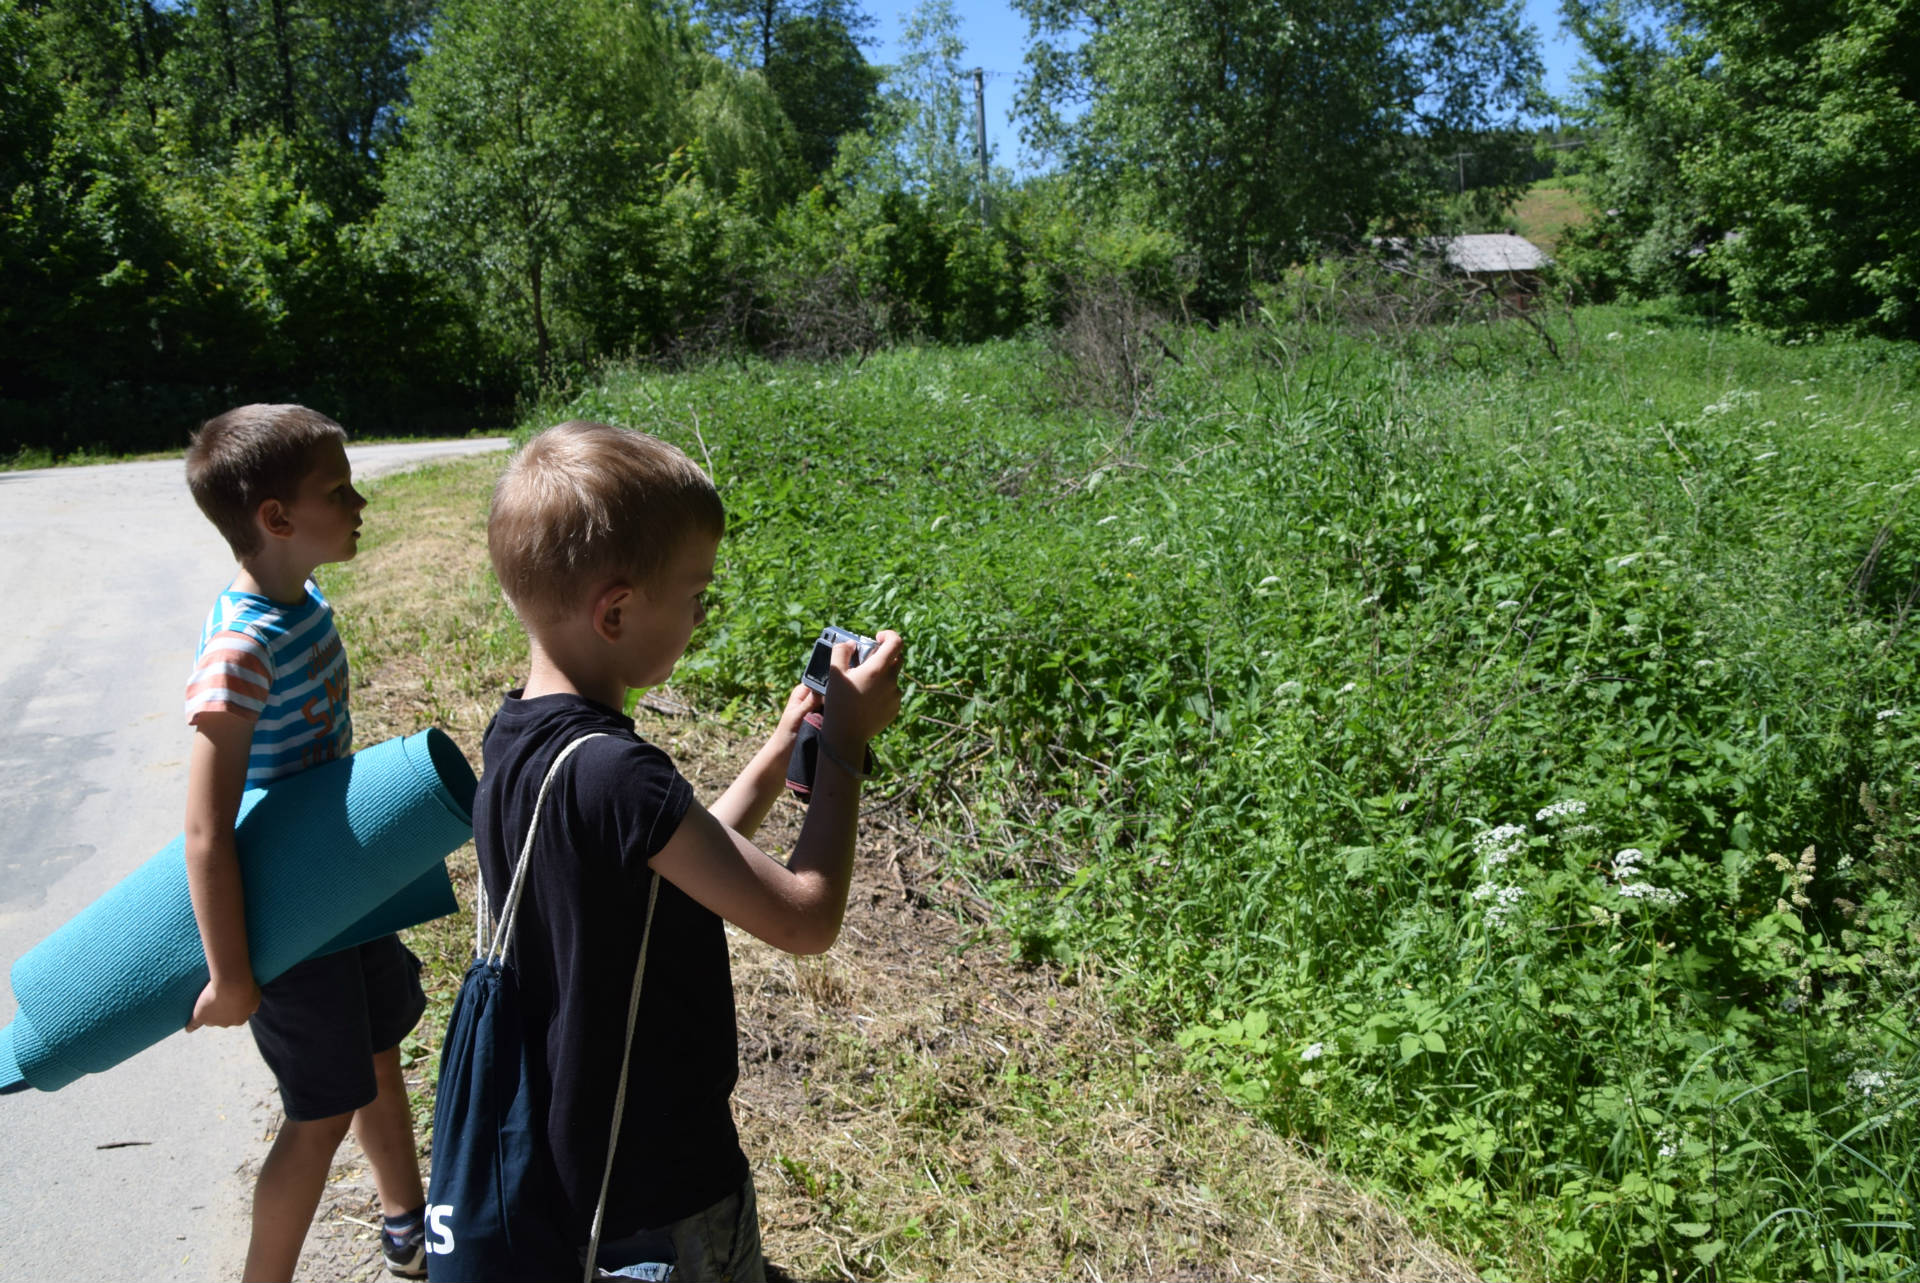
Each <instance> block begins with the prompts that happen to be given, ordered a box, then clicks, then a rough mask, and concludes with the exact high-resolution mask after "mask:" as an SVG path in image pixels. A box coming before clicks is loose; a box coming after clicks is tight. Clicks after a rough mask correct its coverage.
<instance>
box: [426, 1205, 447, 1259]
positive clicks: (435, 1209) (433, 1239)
mask: <svg viewBox="0 0 1920 1283" xmlns="http://www.w3.org/2000/svg"><path fill="white" fill-rule="evenodd" d="M452 1215H453V1205H452V1204H451V1203H435V1204H433V1205H432V1206H431V1207H429V1208H427V1250H428V1251H429V1252H432V1253H433V1254H434V1255H435V1256H445V1255H446V1254H447V1253H448V1252H451V1251H452V1250H453V1227H452V1226H451V1225H448V1224H447V1218H448V1217H450V1216H452Z"/></svg>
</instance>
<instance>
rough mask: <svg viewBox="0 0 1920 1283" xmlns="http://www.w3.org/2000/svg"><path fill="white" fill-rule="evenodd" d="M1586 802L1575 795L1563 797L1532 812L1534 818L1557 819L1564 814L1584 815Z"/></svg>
mask: <svg viewBox="0 0 1920 1283" xmlns="http://www.w3.org/2000/svg"><path fill="white" fill-rule="evenodd" d="M1586 813H1587V804H1586V803H1585V802H1582V801H1581V800H1580V799H1579V798H1577V797H1569V798H1564V799H1562V800H1561V801H1558V802H1555V803H1553V804H1551V805H1549V806H1543V807H1541V808H1540V809H1539V810H1537V811H1535V812H1534V813H1533V818H1534V819H1536V820H1557V819H1559V818H1561V817H1562V816H1566V815H1585V814H1586Z"/></svg>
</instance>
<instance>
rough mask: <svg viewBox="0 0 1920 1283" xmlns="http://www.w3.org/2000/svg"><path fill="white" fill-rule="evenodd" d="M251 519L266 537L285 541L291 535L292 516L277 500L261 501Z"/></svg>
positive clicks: (285, 506) (284, 505)
mask: <svg viewBox="0 0 1920 1283" xmlns="http://www.w3.org/2000/svg"><path fill="white" fill-rule="evenodd" d="M253 519H254V522H255V523H256V524H257V525H259V527H260V529H261V530H262V531H263V532H264V533H266V534H267V535H270V536H277V537H278V538H281V539H285V538H286V537H287V536H288V535H290V534H292V533H293V515H292V514H291V513H289V512H288V511H287V505H286V504H284V503H282V502H281V501H280V500H278V499H262V500H261V501H260V506H259V507H258V508H255V509H254V511H253Z"/></svg>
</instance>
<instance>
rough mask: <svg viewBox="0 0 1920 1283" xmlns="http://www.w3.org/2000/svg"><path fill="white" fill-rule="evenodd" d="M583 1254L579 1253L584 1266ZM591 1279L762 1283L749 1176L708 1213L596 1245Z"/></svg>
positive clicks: (755, 1209)
mask: <svg viewBox="0 0 1920 1283" xmlns="http://www.w3.org/2000/svg"><path fill="white" fill-rule="evenodd" d="M586 1259H587V1252H586V1249H585V1248H581V1249H580V1261H581V1264H582V1265H583V1266H584V1265H585V1264H586ZM596 1264H597V1265H598V1266H599V1268H598V1270H597V1271H596V1272H595V1277H596V1278H609V1277H611V1278H629V1279H643V1280H659V1279H669V1280H671V1281H672V1283H766V1277H767V1262H766V1258H765V1257H764V1256H762V1255H761V1246H760V1201H759V1199H758V1198H757V1197H756V1196H755V1195H754V1191H753V1176H752V1174H751V1173H749V1174H748V1176H747V1179H746V1180H745V1181H743V1182H742V1183H741V1185H740V1188H739V1189H737V1190H735V1191H734V1192H733V1193H731V1194H729V1195H727V1196H726V1197H725V1198H723V1199H721V1200H720V1201H719V1202H717V1203H715V1204H714V1205H713V1206H712V1207H709V1208H707V1209H706V1210H704V1211H699V1212H695V1213H694V1214H693V1215H692V1216H689V1217H686V1218H685V1219H683V1220H678V1221H675V1222H673V1224H671V1225H662V1226H661V1227H660V1228H659V1229H654V1230H642V1231H640V1232H639V1233H637V1234H628V1235H623V1236H621V1237H619V1238H614V1239H605V1238H603V1239H601V1240H600V1257H599V1260H598V1261H597V1262H596Z"/></svg>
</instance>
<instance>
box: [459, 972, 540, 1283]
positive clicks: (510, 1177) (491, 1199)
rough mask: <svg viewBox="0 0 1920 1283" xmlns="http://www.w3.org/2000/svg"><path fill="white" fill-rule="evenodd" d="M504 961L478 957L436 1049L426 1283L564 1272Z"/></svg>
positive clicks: (507, 1280)
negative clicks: (437, 1064)
mask: <svg viewBox="0 0 1920 1283" xmlns="http://www.w3.org/2000/svg"><path fill="white" fill-rule="evenodd" d="M522 1028H523V1026H522V1025H521V1023H520V985H519V980H518V978H517V977H516V976H515V975H514V971H513V967H512V966H511V965H510V964H503V963H500V962H494V961H489V960H488V959H486V958H484V957H476V958H475V959H474V960H473V965H472V966H470V967H468V968H467V974H466V976H465V977H464V978H463V979H462V980H461V982H460V995H459V997H458V998H456V999H455V1000H454V1004H453V1019H452V1020H451V1021H450V1022H449V1023H448V1025H447V1038H446V1042H445V1043H444V1044H442V1046H441V1049H440V1088H439V1096H438V1097H437V1098H436V1099H435V1101H434V1105H433V1177H432V1179H431V1180H430V1181H429V1182H428V1184H427V1278H428V1279H429V1280H430V1281H431V1283H494V1281H496V1280H497V1281H498V1283H515V1281H516V1280H542V1281H543V1283H544V1281H546V1280H553V1279H560V1278H565V1277H567V1276H568V1275H571V1274H572V1273H573V1272H574V1271H575V1269H576V1268H577V1266H576V1265H575V1263H574V1262H575V1257H574V1254H573V1252H572V1250H571V1249H570V1248H569V1246H568V1244H567V1243H566V1241H565V1240H564V1239H563V1238H562V1237H561V1235H560V1234H559V1224H560V1218H559V1216H558V1214H557V1213H558V1211H559V1208H560V1207H561V1203H560V1201H559V1198H558V1193H559V1179H558V1177H557V1175H556V1173H555V1172H554V1169H553V1162H552V1159H551V1158H550V1157H549V1155H548V1152H547V1147H546V1145H545V1143H544V1142H543V1141H542V1139H541V1137H540V1133H539V1129H538V1128H537V1127H536V1125H535V1124H536V1120H535V1117H534V1102H533V1097H532V1092H531V1091H530V1086H531V1084H530V1082H529V1078H528V1074H527V1054H526V1045H525V1043H524V1041H523V1040H522V1035H521V1030H522Z"/></svg>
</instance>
